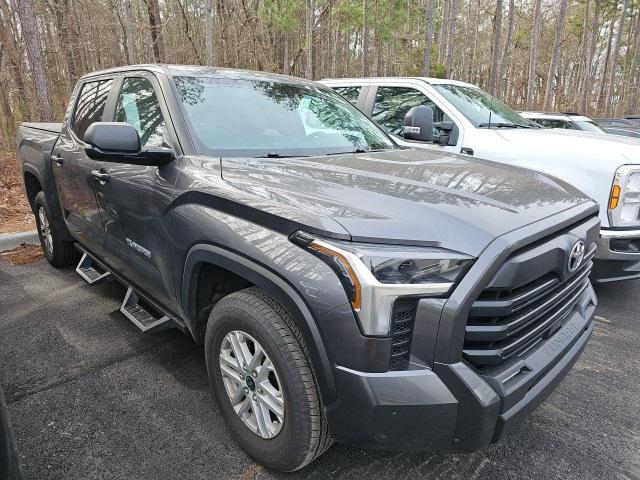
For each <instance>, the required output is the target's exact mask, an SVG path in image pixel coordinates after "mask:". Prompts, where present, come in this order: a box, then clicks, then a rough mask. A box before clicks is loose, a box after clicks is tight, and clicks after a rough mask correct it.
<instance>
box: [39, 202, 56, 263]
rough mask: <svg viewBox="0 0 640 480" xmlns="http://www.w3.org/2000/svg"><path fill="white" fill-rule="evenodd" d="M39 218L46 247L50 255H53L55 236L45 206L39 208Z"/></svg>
mask: <svg viewBox="0 0 640 480" xmlns="http://www.w3.org/2000/svg"><path fill="white" fill-rule="evenodd" d="M38 220H39V221H40V235H41V236H42V240H43V242H44V248H45V250H46V252H47V253H48V254H49V255H53V237H52V236H51V226H50V225H49V219H48V218H47V212H46V211H45V210H44V207H42V206H41V207H40V208H39V209H38Z"/></svg>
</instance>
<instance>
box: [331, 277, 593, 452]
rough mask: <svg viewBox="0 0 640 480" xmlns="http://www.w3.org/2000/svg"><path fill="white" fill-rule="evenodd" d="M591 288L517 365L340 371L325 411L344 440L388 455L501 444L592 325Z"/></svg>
mask: <svg viewBox="0 0 640 480" xmlns="http://www.w3.org/2000/svg"><path fill="white" fill-rule="evenodd" d="M595 305H596V298H595V293H594V291H593V288H592V287H589V288H588V289H587V290H586V291H585V292H584V294H583V295H582V297H581V299H580V301H579V302H578V303H577V304H576V305H575V306H574V308H573V309H572V310H570V312H569V313H568V314H567V316H566V317H565V320H564V322H563V325H562V327H561V328H560V329H559V330H558V331H557V332H556V333H555V334H554V335H552V336H551V337H550V338H548V339H546V340H545V341H544V342H542V343H540V344H538V345H537V346H536V347H535V349H532V350H530V351H529V352H527V353H526V355H523V356H521V357H519V358H518V360H517V361H516V362H515V363H512V364H509V365H508V366H506V367H505V368H503V369H501V370H499V371H494V372H491V373H487V374H482V373H479V372H478V371H476V370H475V369H473V368H472V367H470V366H468V365H467V364H466V363H465V362H458V363H454V364H438V363H436V364H434V366H433V369H427V368H416V369H415V370H405V371H397V372H384V373H365V372H359V371H355V370H352V369H348V368H344V367H340V366H336V368H335V379H336V387H337V390H338V395H339V398H340V400H339V401H338V402H337V403H336V404H334V405H333V406H331V407H330V408H328V409H327V412H326V413H327V419H328V421H329V427H330V430H331V433H332V435H333V436H334V438H335V439H336V440H338V441H341V442H345V443H348V444H351V445H355V446H360V447H364V448H382V449H387V450H424V449H432V448H436V449H444V450H455V451H474V450H477V449H479V448H482V447H484V446H486V445H487V444H489V443H491V442H496V441H498V440H500V439H501V438H502V437H503V436H504V435H505V434H506V433H508V432H509V431H511V430H513V429H514V428H516V427H517V425H518V424H519V423H520V422H521V421H522V420H523V419H524V418H525V417H526V416H527V415H529V414H530V413H531V412H532V411H533V410H534V409H535V408H536V407H537V406H538V405H539V404H540V403H541V402H542V401H543V400H544V399H545V398H546V397H547V395H548V394H549V393H550V392H551V391H552V390H553V389H554V388H555V386H556V385H557V384H558V383H559V382H560V380H562V378H563V377H564V376H565V375H566V373H567V372H568V371H569V369H570V368H571V366H572V365H573V364H574V363H575V361H576V360H577V359H578V357H579V356H580V354H581V352H582V350H583V349H584V347H585V345H586V343H587V340H588V339H589V337H590V336H591V333H592V331H593V328H594V322H593V316H594V312H595Z"/></svg>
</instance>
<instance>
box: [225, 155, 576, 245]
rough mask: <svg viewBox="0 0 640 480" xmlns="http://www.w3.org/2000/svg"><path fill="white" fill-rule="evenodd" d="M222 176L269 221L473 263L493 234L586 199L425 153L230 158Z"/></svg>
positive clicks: (524, 175) (491, 167) (548, 181)
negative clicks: (464, 257) (305, 222)
mask: <svg viewBox="0 0 640 480" xmlns="http://www.w3.org/2000/svg"><path fill="white" fill-rule="evenodd" d="M222 177H223V179H224V180H225V183H226V185H227V186H228V188H230V191H229V194H230V195H231V196H235V197H237V198H243V203H245V204H246V199H247V198H251V197H253V198H255V203H256V204H259V205H260V208H262V209H264V208H265V207H266V206H267V205H269V207H268V208H269V212H270V214H272V213H273V212H274V211H278V212H280V214H281V215H282V216H291V217H294V218H300V217H301V212H303V213H304V215H307V216H309V215H314V216H318V217H322V218H326V217H328V218H330V219H332V220H333V221H335V222H336V223H337V224H339V225H341V226H342V227H343V228H344V230H346V231H347V232H348V233H349V234H350V236H351V238H352V239H353V240H356V241H369V242H388V243H405V244H415V245H430V246H440V247H443V248H447V249H451V250H456V251H459V252H462V253H466V254H469V255H474V256H477V255H479V254H480V252H481V251H482V250H483V249H484V248H485V247H486V246H487V245H488V244H489V243H490V242H491V241H492V240H493V239H495V238H496V237H498V236H500V235H503V234H505V233H507V232H509V231H511V230H514V229H517V228H520V227H523V226H525V225H527V224H530V223H532V222H536V221H538V220H541V219H543V218H545V217H548V216H550V215H553V214H555V213H558V212H560V211H562V210H565V209H568V208H571V207H573V206H575V205H578V204H580V203H583V202H585V201H587V200H588V199H587V198H586V197H585V196H584V195H583V194H582V193H580V192H579V191H578V190H576V189H574V188H573V187H571V186H569V185H567V184H566V183H564V182H562V181H560V180H557V179H554V178H551V177H549V176H546V175H544V174H541V173H538V172H534V171H531V170H525V169H521V168H518V167H511V166H507V165H502V164H498V163H494V162H490V161H486V160H478V159H470V158H467V157H462V156H458V155H451V154H442V153H439V152H430V151H426V150H422V151H417V150H390V151H383V152H377V153H363V154H345V155H330V156H321V157H309V158H284V159H246V158H245V159H240V158H233V159H231V158H228V159H223V160H222ZM324 224H327V222H324ZM344 230H342V232H344Z"/></svg>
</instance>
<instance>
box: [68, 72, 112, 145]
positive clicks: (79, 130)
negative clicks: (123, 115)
mask: <svg viewBox="0 0 640 480" xmlns="http://www.w3.org/2000/svg"><path fill="white" fill-rule="evenodd" d="M111 84H112V80H110V79H109V80H98V81H95V82H87V83H85V84H83V85H82V87H81V88H80V94H79V95H78V101H77V102H76V111H75V114H74V116H73V124H72V127H71V129H72V130H73V131H74V133H75V134H76V135H77V136H78V138H80V139H81V140H83V139H84V133H85V132H86V131H87V128H89V126H90V125H91V124H92V123H94V122H100V121H101V120H102V114H103V113H104V106H105V104H106V103H107V97H108V96H109V91H110V90H111Z"/></svg>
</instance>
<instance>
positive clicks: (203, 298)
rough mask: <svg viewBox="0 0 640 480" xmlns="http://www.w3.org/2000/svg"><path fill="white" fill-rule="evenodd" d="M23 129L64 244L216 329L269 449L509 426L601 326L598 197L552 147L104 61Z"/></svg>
mask: <svg viewBox="0 0 640 480" xmlns="http://www.w3.org/2000/svg"><path fill="white" fill-rule="evenodd" d="M423 113H424V112H423V111H421V110H420V109H417V110H416V111H415V112H413V113H412V115H414V114H415V115H416V116H420V115H421V114H423ZM411 121H412V119H411V115H409V116H408V119H407V122H408V123H411ZM17 149H18V157H19V159H20V162H21V165H22V173H23V176H24V187H25V190H26V194H27V196H28V199H29V202H30V204H31V206H32V208H33V212H34V214H35V218H36V222H37V226H38V232H39V235H40V240H41V243H42V248H43V250H44V253H45V255H46V258H47V260H48V261H49V262H50V263H51V264H52V265H53V266H56V267H61V266H64V265H69V264H71V263H75V262H77V267H76V270H77V272H78V273H79V274H80V275H81V276H82V278H84V279H85V280H86V281H87V282H88V283H90V284H91V283H95V282H97V281H101V280H103V279H108V278H111V279H113V280H116V281H118V282H120V283H122V284H123V285H124V287H125V289H126V294H125V296H124V298H123V301H122V305H121V307H120V311H121V312H122V315H123V317H124V318H126V319H128V320H130V321H131V322H133V323H134V324H135V325H136V326H137V327H138V328H139V329H140V330H141V331H142V332H155V331H158V330H163V329H167V328H177V329H180V330H181V331H183V332H184V333H185V334H187V335H190V336H192V337H193V339H194V341H195V342H197V343H198V344H202V345H203V346H204V353H205V361H206V366H207V370H208V375H209V380H210V383H211V386H212V390H213V395H214V396H215V399H216V401H217V404H218V408H219V411H220V412H221V415H222V417H223V418H224V419H225V421H226V423H227V424H228V428H229V431H230V432H231V434H232V436H233V437H234V438H235V439H236V441H237V443H238V444H239V445H240V446H241V447H242V448H243V449H244V450H245V451H246V452H248V454H249V455H250V456H251V457H253V458H254V459H256V460H257V461H258V462H260V463H262V464H264V465H266V466H268V467H270V468H272V469H276V470H282V471H292V470H296V469H298V468H301V467H303V466H304V465H306V464H308V463H309V462H311V461H312V460H313V459H315V458H316V457H318V456H319V455H320V454H322V453H323V452H324V451H325V450H326V449H327V448H328V447H329V446H330V445H331V443H332V442H333V441H334V440H335V441H339V442H345V443H348V444H351V445H357V446H361V447H370V448H382V449H389V450H403V449H412V450H419V449H449V450H454V451H463V452H464V451H474V450H476V449H480V448H482V447H484V446H486V445H488V444H489V443H491V442H496V441H499V440H500V439H502V438H503V437H504V436H505V435H506V434H507V433H508V432H509V431H511V430H513V429H514V428H516V427H517V425H518V424H519V423H520V422H521V421H522V420H523V418H525V417H526V416H527V415H528V414H530V413H531V411H532V410H533V409H534V408H535V407H536V406H537V405H539V404H540V403H541V402H542V401H543V399H544V398H545V397H546V396H547V395H548V394H549V393H550V392H551V391H552V390H553V389H554V388H555V387H556V385H557V384H558V383H559V382H560V380H561V379H562V378H563V377H564V375H565V374H566V373H567V372H568V371H569V370H570V368H571V366H572V365H573V363H574V362H575V361H576V359H577V358H578V357H579V355H580V353H581V352H582V350H583V349H584V347H585V345H586V343H587V340H588V339H589V336H590V335H591V333H592V331H593V328H594V322H593V316H594V310H595V307H596V297H595V295H594V290H593V288H592V286H591V284H590V280H589V274H590V272H591V269H592V265H593V256H594V254H595V250H596V243H597V241H598V236H599V231H600V221H599V218H598V206H597V205H596V203H595V202H594V201H592V200H591V199H589V198H588V197H586V196H585V195H584V194H582V193H580V192H579V191H578V190H576V189H575V188H573V187H571V186H569V185H568V184H567V183H565V182H562V181H561V180H558V179H555V178H552V177H550V176H547V175H544V174H541V173H538V172H535V171H531V170H526V169H522V168H518V167H509V166H504V165H500V164H496V163H492V162H490V161H484V160H477V159H474V158H471V157H469V156H460V155H455V154H452V153H446V152H430V151H425V150H422V151H420V150H411V149H402V148H399V147H398V146H397V145H396V143H395V142H394V141H393V139H392V138H391V137H390V136H388V135H387V134H386V133H384V132H383V131H382V130H381V129H380V128H379V127H377V126H376V125H375V124H374V122H372V121H371V120H369V119H368V118H367V117H366V116H365V115H363V114H362V113H361V112H360V111H358V110H357V109H356V108H355V107H353V106H352V105H351V104H350V103H349V102H347V101H346V100H344V99H343V98H341V97H340V96H339V95H338V94H336V93H335V92H333V91H332V90H331V89H329V88H327V87H324V86H322V85H320V84H317V83H313V82H309V81H304V80H300V79H295V78H291V77H285V76H277V75H270V74H263V73H257V72H248V71H239V70H225V69H214V68H204V67H186V66H167V65H147V66H130V67H121V68H116V69H111V70H105V71H100V72H96V73H92V74H90V75H86V76H84V77H82V78H81V79H80V80H79V82H78V84H77V86H76V87H75V90H74V91H73V94H72V97H71V100H70V102H69V107H68V109H67V111H66V114H65V116H64V120H63V122H62V123H61V124H42V123H25V124H22V125H21V127H20V129H19V134H18V141H17ZM123 317H120V318H121V319H122V320H124V318H123ZM105 321H110V320H108V319H105Z"/></svg>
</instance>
